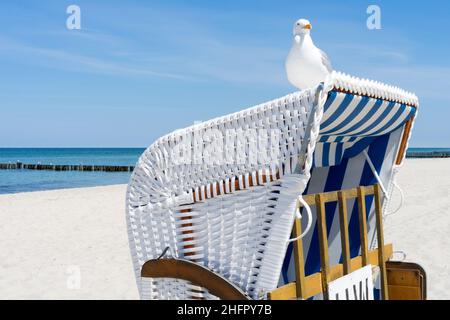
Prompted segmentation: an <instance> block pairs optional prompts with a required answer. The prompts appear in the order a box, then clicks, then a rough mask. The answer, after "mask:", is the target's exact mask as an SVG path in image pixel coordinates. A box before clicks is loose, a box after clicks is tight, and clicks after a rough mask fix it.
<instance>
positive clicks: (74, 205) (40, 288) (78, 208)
mask: <svg viewBox="0 0 450 320" xmlns="http://www.w3.org/2000/svg"><path fill="white" fill-rule="evenodd" d="M125 190H126V186H125V185H117V186H107V187H95V188H81V189H66V190H55V191H43V192H30V193H22V194H13V195H2V196H0V298H1V299H23V298H24V299H28V298H30V299H137V298H138V292H137V289H136V283H135V280H134V274H133V268H132V264H131V257H130V253H129V249H128V238H127V232H126V222H125V211H124V208H125ZM77 268H78V270H79V272H80V280H81V281H80V286H79V289H77V288H76V287H77V286H76V278H77ZM68 284H69V286H68Z"/></svg>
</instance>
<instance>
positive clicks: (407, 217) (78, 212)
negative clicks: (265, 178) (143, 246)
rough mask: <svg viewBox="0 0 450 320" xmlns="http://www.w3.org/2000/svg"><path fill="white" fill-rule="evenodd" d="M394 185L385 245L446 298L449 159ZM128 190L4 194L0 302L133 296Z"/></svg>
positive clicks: (413, 165) (406, 171) (0, 200)
mask: <svg viewBox="0 0 450 320" xmlns="http://www.w3.org/2000/svg"><path fill="white" fill-rule="evenodd" d="M398 182H399V184H400V185H401V186H402V187H403V189H404V190H405V193H406V204H405V206H404V207H403V208H402V210H401V211H400V212H399V213H397V214H396V215H394V216H391V217H389V218H388V219H387V221H386V222H385V227H386V231H385V236H386V241H387V242H393V243H394V249H395V250H404V251H406V253H407V260H408V261H414V262H418V263H420V264H421V265H422V266H423V267H424V268H425V270H426V271H427V274H428V294H429V298H431V299H449V298H450V293H449V292H448V290H446V289H449V288H450V250H449V248H450V214H449V213H450V194H449V193H450V159H424V160H422V159H420V160H416V159H413V160H407V161H406V163H405V165H404V167H403V168H402V171H401V172H400V174H399V177H398ZM125 189H126V186H125V185H117V186H108V187H96V188H82V189H68V190H56V191H45V192H31V193H22V194H15V195H1V196H0V298H1V299H26V298H33V299H49V298H54V299H136V298H138V293H137V290H136V285H135V281H134V274H133V271H132V265H131V258H130V254H129V249H128V239H127V234H126V225H125V217H124V204H125ZM395 200H396V199H395V198H394V199H393V201H394V202H395ZM77 270H79V272H80V277H79V278H80V280H81V281H80V282H79V288H78V289H77V281H76V279H77Z"/></svg>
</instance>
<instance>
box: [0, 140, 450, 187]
mask: <svg viewBox="0 0 450 320" xmlns="http://www.w3.org/2000/svg"><path fill="white" fill-rule="evenodd" d="M144 151H145V148H0V163H16V162H17V161H20V162H22V163H27V164H70V165H80V164H82V165H111V166H134V165H135V164H136V162H137V161H138V159H139V157H140V155H141V154H142V153H143V152H144ZM417 153H419V154H422V153H426V154H430V153H438V154H442V153H444V154H448V155H450V148H409V149H408V151H407V154H417ZM130 176H131V173H130V172H101V171H51V170H26V169H22V170H17V169H9V170H0V194H8V193H19V192H29V191H40V190H53V189H65V188H79V187H90V186H104V185H112V184H125V183H128V181H129V179H130Z"/></svg>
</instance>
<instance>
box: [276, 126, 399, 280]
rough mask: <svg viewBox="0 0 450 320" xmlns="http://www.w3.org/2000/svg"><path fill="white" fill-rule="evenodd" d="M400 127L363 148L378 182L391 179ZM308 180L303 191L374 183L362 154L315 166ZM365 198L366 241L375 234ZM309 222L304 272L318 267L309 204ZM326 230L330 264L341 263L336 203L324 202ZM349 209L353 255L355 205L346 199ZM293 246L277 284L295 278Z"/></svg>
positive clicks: (356, 248) (369, 201)
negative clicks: (337, 162) (328, 164)
mask: <svg viewBox="0 0 450 320" xmlns="http://www.w3.org/2000/svg"><path fill="white" fill-rule="evenodd" d="M401 133H402V128H399V129H397V130H395V131H394V132H392V133H390V134H386V135H383V136H381V137H377V138H374V139H371V142H369V145H368V146H367V147H366V148H365V149H366V150H367V152H368V154H369V156H370V158H371V159H372V161H373V163H374V165H375V168H376V169H377V172H378V173H379V175H380V177H381V179H382V181H384V182H385V183H386V185H388V183H389V182H390V180H391V176H392V171H393V164H394V162H395V155H396V151H397V148H398V145H399V141H400V138H401ZM311 174H312V175H311V179H310V181H309V184H308V186H307V189H306V191H305V194H315V193H320V192H328V191H336V190H340V189H349V188H354V187H356V186H359V185H371V184H374V183H376V179H375V177H374V175H373V173H372V171H371V170H370V167H369V165H368V163H367V162H366V159H365V158H364V156H363V155H362V154H361V153H360V152H359V154H357V155H354V156H353V157H347V158H343V159H342V161H341V163H340V164H339V165H337V166H329V167H316V168H314V169H313V171H312V173H311ZM366 200H367V204H366V206H367V217H368V220H367V222H368V223H367V226H368V232H369V237H368V238H369V240H371V239H373V238H374V236H375V216H374V206H373V196H368V197H367V198H366ZM311 209H312V213H313V222H312V223H313V225H314V226H315V227H314V229H313V230H311V231H310V232H309V233H308V234H307V235H306V236H305V238H304V239H303V246H304V250H305V251H304V256H305V273H306V275H309V274H312V273H315V272H318V271H319V270H320V257H319V254H320V252H319V240H318V229H317V226H316V212H315V207H312V208H311ZM325 210H326V221H327V232H328V242H329V247H330V250H329V254H330V264H331V265H334V264H337V263H340V262H342V256H341V255H342V250H341V240H340V236H339V232H340V231H339V218H338V210H339V208H338V206H337V203H327V204H326V206H325ZM348 212H349V234H350V251H351V256H352V257H355V256H357V255H358V254H359V253H360V239H359V225H358V207H357V201H356V199H355V200H354V201H350V202H348ZM306 223H307V221H305V220H302V225H303V226H302V227H303V228H305V227H306ZM292 250H293V246H292V244H291V245H289V247H288V249H287V252H286V257H285V261H284V264H283V268H282V273H281V277H280V282H279V285H283V284H286V283H289V282H292V281H295V264H294V259H293V252H292Z"/></svg>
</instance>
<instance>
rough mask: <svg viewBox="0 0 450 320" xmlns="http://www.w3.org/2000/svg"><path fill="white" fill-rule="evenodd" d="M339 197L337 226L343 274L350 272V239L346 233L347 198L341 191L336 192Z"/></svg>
mask: <svg viewBox="0 0 450 320" xmlns="http://www.w3.org/2000/svg"><path fill="white" fill-rule="evenodd" d="M338 198H339V226H340V229H341V246H342V262H343V263H342V264H343V266H344V274H348V273H349V272H350V260H351V259H350V241H349V233H348V216H347V198H346V197H345V194H344V193H343V192H342V191H339V192H338Z"/></svg>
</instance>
